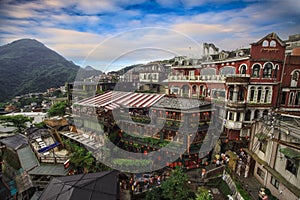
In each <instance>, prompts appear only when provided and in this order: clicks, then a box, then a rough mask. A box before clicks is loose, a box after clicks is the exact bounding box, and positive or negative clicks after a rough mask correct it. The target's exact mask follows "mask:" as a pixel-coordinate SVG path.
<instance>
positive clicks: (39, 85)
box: [0, 39, 91, 102]
mask: <svg viewBox="0 0 300 200" xmlns="http://www.w3.org/2000/svg"><path fill="white" fill-rule="evenodd" d="M78 70H80V72H81V71H83V72H85V70H84V69H82V68H80V67H79V66H77V65H75V64H74V63H73V62H72V61H68V60H66V59H65V58H64V57H63V56H61V55H59V54H58V53H56V52H55V51H53V50H51V49H49V48H47V47H46V46H45V45H44V44H42V43H41V42H39V41H37V40H34V39H21V40H17V41H14V42H12V43H9V44H6V45H3V46H0V74H1V79H0V102H3V101H7V100H9V99H11V98H12V97H14V96H16V95H21V94H25V93H29V92H43V91H46V89H48V88H51V87H58V86H61V85H64V84H65V83H66V82H71V81H74V80H75V78H76V75H77V72H78ZM90 72H91V71H89V74H88V75H90ZM80 74H81V75H82V77H83V78H85V77H84V75H83V73H80ZM82 77H81V78H82Z"/></svg>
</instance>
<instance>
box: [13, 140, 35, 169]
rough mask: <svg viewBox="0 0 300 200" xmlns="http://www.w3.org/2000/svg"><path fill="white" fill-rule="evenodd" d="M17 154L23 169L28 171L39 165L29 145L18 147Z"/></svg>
mask: <svg viewBox="0 0 300 200" xmlns="http://www.w3.org/2000/svg"><path fill="white" fill-rule="evenodd" d="M17 154H18V156H19V160H20V163H21V166H22V168H23V170H24V171H29V170H31V169H32V168H34V167H36V166H38V165H39V162H38V160H37V158H36V157H35V155H34V153H33V151H32V149H31V148H30V147H29V146H26V147H24V148H22V149H18V150H17Z"/></svg>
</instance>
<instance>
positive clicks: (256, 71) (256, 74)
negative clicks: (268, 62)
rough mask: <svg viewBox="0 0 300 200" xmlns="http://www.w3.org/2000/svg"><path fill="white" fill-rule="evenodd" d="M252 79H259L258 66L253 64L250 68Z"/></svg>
mask: <svg viewBox="0 0 300 200" xmlns="http://www.w3.org/2000/svg"><path fill="white" fill-rule="evenodd" d="M252 77H253V78H259V77H260V65H259V64H255V65H254V66H253V68H252Z"/></svg>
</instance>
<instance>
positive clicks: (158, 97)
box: [73, 91, 219, 168]
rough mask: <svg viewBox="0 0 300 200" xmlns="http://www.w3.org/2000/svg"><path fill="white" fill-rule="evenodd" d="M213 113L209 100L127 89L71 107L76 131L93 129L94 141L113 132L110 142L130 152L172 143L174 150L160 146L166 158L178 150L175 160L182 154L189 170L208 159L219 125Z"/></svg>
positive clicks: (90, 132) (80, 102)
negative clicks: (203, 159) (112, 139)
mask: <svg viewBox="0 0 300 200" xmlns="http://www.w3.org/2000/svg"><path fill="white" fill-rule="evenodd" d="M213 111H214V109H213V108H212V107H211V103H210V102H205V101H202V100H198V99H185V98H176V97H174V96H167V95H165V94H148V93H133V92H123V91H111V92H107V93H104V94H101V95H98V96H94V97H91V98H87V99H84V100H82V101H79V102H77V103H76V104H75V105H73V113H74V114H75V115H77V116H79V117H76V118H75V121H76V124H77V125H79V126H77V130H78V131H79V132H80V131H83V132H85V133H89V136H88V137H89V138H93V139H94V142H96V143H99V142H100V141H101V140H102V141H103V140H104V141H107V139H103V138H105V137H107V136H108V137H111V136H112V135H115V136H113V137H112V138H115V139H114V141H112V142H115V143H116V145H118V146H119V147H120V148H123V149H126V150H128V151H130V152H145V151H147V152H152V151H157V150H159V149H161V148H162V147H164V146H166V145H167V144H168V143H170V142H171V143H172V144H173V145H175V146H174V147H175V148H174V147H173V148H164V149H162V150H161V153H162V157H163V159H164V160H168V159H170V156H171V157H172V156H174V155H175V154H176V155H177V157H176V158H179V157H181V159H180V160H179V161H178V162H179V163H180V164H181V165H183V166H185V167H188V168H192V167H199V166H201V164H202V159H201V158H204V157H206V159H209V158H210V155H211V151H212V148H211V147H212V146H214V144H213V142H215V140H214V138H213V137H214V136H215V134H217V132H218V128H217V127H216V126H217V125H219V124H218V123H217V122H214V123H212V121H214V120H213V119H212V112H213ZM92 116H94V119H92ZM99 124H100V125H99ZM208 132H209V133H208ZM216 137H218V136H217V135H216ZM129 143H130V144H131V145H126V144H129ZM203 143H205V145H203V148H202V144H203ZM102 144H103V143H102ZM204 146H207V148H204ZM101 148H103V146H102V147H101ZM101 148H100V149H101ZM182 148H183V149H182ZM200 148H202V151H201V152H200V156H201V158H199V151H200ZM106 149H107V148H106ZM203 149H204V150H203ZM181 150H182V151H181ZM180 151H181V152H180ZM112 153H113V152H110V154H112ZM201 153H202V154H201ZM117 156H121V155H119V154H118V155H117ZM126 158H127V157H126ZM157 158H159V156H158V157H157ZM109 159H110V160H111V158H109ZM176 160H177V159H176ZM156 162H157V163H159V164H162V165H165V164H166V163H160V161H159V160H156ZM176 163H177V162H176Z"/></svg>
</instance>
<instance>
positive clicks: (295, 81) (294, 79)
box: [291, 71, 299, 87]
mask: <svg viewBox="0 0 300 200" xmlns="http://www.w3.org/2000/svg"><path fill="white" fill-rule="evenodd" d="M298 81H299V72H298V71H295V72H294V73H292V79H291V87H297V85H298Z"/></svg>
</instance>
